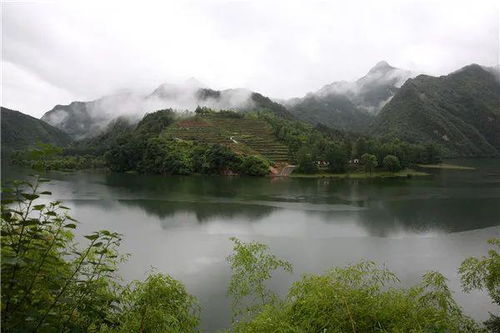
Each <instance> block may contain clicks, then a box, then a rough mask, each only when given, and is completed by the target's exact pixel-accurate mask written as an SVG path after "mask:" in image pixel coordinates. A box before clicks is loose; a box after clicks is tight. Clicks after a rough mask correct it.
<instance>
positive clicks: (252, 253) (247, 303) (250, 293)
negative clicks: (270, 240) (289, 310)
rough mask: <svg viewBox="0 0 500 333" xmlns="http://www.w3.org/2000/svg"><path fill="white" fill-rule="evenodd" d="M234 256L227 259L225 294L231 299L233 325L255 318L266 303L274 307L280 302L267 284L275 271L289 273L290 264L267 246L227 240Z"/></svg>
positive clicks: (235, 239) (233, 238) (290, 270)
mask: <svg viewBox="0 0 500 333" xmlns="http://www.w3.org/2000/svg"><path fill="white" fill-rule="evenodd" d="M230 239H231V240H232V241H233V243H234V245H233V254H231V255H230V256H229V257H227V261H228V262H229V264H230V265H231V270H232V275H231V281H230V282H229V288H228V294H229V295H230V296H231V297H232V298H233V302H232V310H233V322H235V321H238V320H240V321H244V320H248V319H250V318H251V317H252V316H254V315H256V314H257V313H258V312H259V311H261V310H262V308H263V307H264V306H265V305H267V304H277V303H279V299H278V297H277V296H276V294H274V293H273V292H272V291H271V290H270V289H269V288H268V287H267V286H266V285H265V282H266V281H267V280H269V279H270V278H271V276H272V273H273V272H274V271H275V270H277V269H278V268H281V269H283V270H284V271H286V272H289V273H291V272H292V265H291V264H290V263H289V262H288V261H285V260H282V259H279V258H278V257H276V256H275V255H273V254H271V253H269V252H268V250H269V248H268V246H267V245H264V244H261V243H257V242H251V243H244V242H242V241H241V240H239V239H237V238H235V237H232V238H230Z"/></svg>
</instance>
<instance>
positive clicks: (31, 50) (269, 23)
mask: <svg viewBox="0 0 500 333" xmlns="http://www.w3.org/2000/svg"><path fill="white" fill-rule="evenodd" d="M498 20H499V14H498V5H497V4H496V2H495V1H489V0H488V1H474V2H472V1H467V2H465V1H464V2H461V1H349V2H347V1H161V2H160V1H156V2H153V1H151V2H149V1H146V2H144V1H99V2H97V1H96V2H92V1H85V2H83V1H60V2H59V1H51V2H26V1H21V2H15V1H12V2H8V3H2V38H3V49H2V58H3V59H2V76H3V82H2V93H3V101H2V105H4V106H7V107H11V108H15V109H19V110H20V111H23V112H27V113H29V114H32V115H35V116H41V115H42V114H43V112H45V111H47V110H48V109H50V108H51V107H52V106H53V105H55V104H61V103H68V102H69V101H70V100H72V99H75V100H90V99H95V98H98V97H101V96H103V95H105V94H109V93H111V92H114V91H117V90H120V89H123V88H130V89H134V90H139V91H141V92H147V91H152V90H153V89H154V88H155V87H156V86H158V85H159V84H161V83H163V82H174V83H176V82H181V81H184V80H185V79H186V78H189V77H196V78H198V79H199V80H200V81H202V82H204V83H206V84H207V85H208V86H210V87H213V88H216V89H224V88H236V87H243V88H248V89H251V90H255V91H259V92H261V93H263V94H265V95H270V96H273V97H280V98H287V97H292V96H300V95H304V94H305V93H306V92H308V91H313V90H317V89H318V88H319V87H321V86H323V85H324V84H327V83H330V82H332V81H338V80H353V79H356V78H359V77H361V76H362V75H364V74H365V73H366V72H367V71H368V70H369V68H370V67H371V66H373V65H374V64H375V63H376V62H378V61H379V60H382V59H384V60H387V61H388V62H389V63H390V64H391V65H393V66H397V67H401V68H406V69H409V70H412V71H415V72H427V73H432V74H445V73H447V72H450V71H452V70H455V69H457V68H459V67H461V66H464V65H467V64H469V63H472V62H475V63H480V64H482V65H488V66H491V65H495V64H497V63H498V62H499V59H498V57H499V45H498V43H499V41H498V38H499V32H498V29H499V21H498Z"/></svg>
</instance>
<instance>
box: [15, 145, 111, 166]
mask: <svg viewBox="0 0 500 333" xmlns="http://www.w3.org/2000/svg"><path fill="white" fill-rule="evenodd" d="M62 153H63V149H62V148H60V147H56V146H52V145H51V144H44V143H41V142H39V143H37V145H36V147H35V148H32V149H28V150H25V151H16V152H14V153H12V155H11V157H10V160H11V162H12V163H13V164H16V165H20V166H24V167H30V168H32V169H35V170H82V169H100V168H104V167H106V165H105V162H104V160H103V159H102V158H99V157H95V156H92V155H83V156H78V155H77V156H62Z"/></svg>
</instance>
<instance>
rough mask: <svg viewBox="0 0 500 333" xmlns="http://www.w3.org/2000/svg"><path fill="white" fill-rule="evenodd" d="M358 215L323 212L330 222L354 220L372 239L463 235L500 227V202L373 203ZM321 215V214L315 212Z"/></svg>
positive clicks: (406, 201)
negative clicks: (426, 234)
mask: <svg viewBox="0 0 500 333" xmlns="http://www.w3.org/2000/svg"><path fill="white" fill-rule="evenodd" d="M365 207H366V209H365V210H360V211H357V212H327V213H321V214H322V216H323V218H324V219H325V221H327V223H336V222H337V221H345V220H346V219H353V220H354V222H355V223H357V224H358V225H361V226H362V227H363V228H365V229H366V230H367V232H368V233H369V234H370V235H372V236H378V237H387V236H391V235H394V234H399V233H427V232H461V231H467V230H473V229H481V228H487V227H492V226H498V225H499V224H500V199H496V198H490V199H487V198H486V199H475V198H464V199H458V198H453V199H433V200H401V201H398V200H393V201H391V200H387V201H371V202H367V203H366V205H365ZM312 214H317V213H312Z"/></svg>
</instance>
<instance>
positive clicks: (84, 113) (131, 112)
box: [2, 61, 500, 156]
mask: <svg viewBox="0 0 500 333" xmlns="http://www.w3.org/2000/svg"><path fill="white" fill-rule="evenodd" d="M499 78H500V75H499V68H498V66H497V67H495V68H486V67H482V66H479V65H469V66H466V67H464V68H462V69H459V70H457V71H455V72H453V73H450V74H449V75H445V76H440V77H433V76H429V75H417V74H416V73H413V72H411V71H408V70H404V69H399V68H395V67H393V66H391V65H389V64H388V63H387V62H385V61H381V62H379V63H377V64H376V65H375V66H374V67H373V68H372V69H370V70H369V71H368V73H367V74H366V75H365V76H363V77H362V78H360V79H358V80H356V81H352V82H346V81H337V82H333V83H330V84H327V85H325V86H323V87H322V88H321V89H319V90H318V91H316V92H312V93H308V94H307V95H305V96H304V97H301V98H292V99H289V100H285V101H280V102H279V103H278V102H277V101H274V100H272V99H271V98H269V97H266V96H263V95H262V94H259V93H257V92H252V91H249V90H246V89H227V90H212V89H210V88H207V87H205V86H203V85H202V84H201V83H199V82H198V81H196V80H195V79H190V80H188V81H186V82H185V83H183V84H179V85H174V84H162V85H160V86H159V87H157V88H156V89H154V90H153V91H152V92H151V93H149V94H146V95H141V94H137V93H134V92H122V93H118V94H113V95H109V96H105V97H102V98H100V99H97V100H94V101H89V102H72V103H70V104H68V105H56V106H55V107H54V108H53V109H52V110H50V111H48V112H46V113H45V114H44V115H43V117H42V118H41V119H42V120H43V121H44V122H46V123H48V124H50V125H52V126H54V127H56V128H58V129H59V130H62V131H63V132H64V133H66V134H68V135H69V136H70V137H71V138H72V139H74V140H80V139H84V138H92V137H95V136H96V135H98V134H99V133H102V132H103V131H104V130H105V129H109V124H110V123H112V122H113V121H115V120H116V118H118V117H121V118H126V119H128V121H129V122H131V123H137V122H138V121H139V120H140V119H141V118H142V116H143V115H144V114H145V113H148V112H152V111H154V110H158V109H165V108H172V109H176V110H179V111H182V110H194V109H195V108H196V107H197V106H207V107H210V108H213V109H219V110H221V109H222V110H229V109H230V110H238V111H242V112H244V111H247V110H269V111H271V112H273V113H275V114H277V115H278V116H281V117H287V118H290V119H297V120H301V121H306V122H309V123H312V124H313V125H322V126H328V127H330V128H333V129H336V130H342V131H348V132H353V133H357V135H370V136H392V137H398V138H400V139H403V140H405V141H410V142H416V143H427V142H434V143H437V144H438V145H439V146H441V148H442V150H443V152H444V153H445V156H498V155H499V153H500V79H499ZM2 114H3V112H2ZM2 118H3V117H2ZM30 118H32V117H30ZM31 122H32V120H31ZM37 126H38V125H37ZM2 130H3V120H2Z"/></svg>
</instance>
